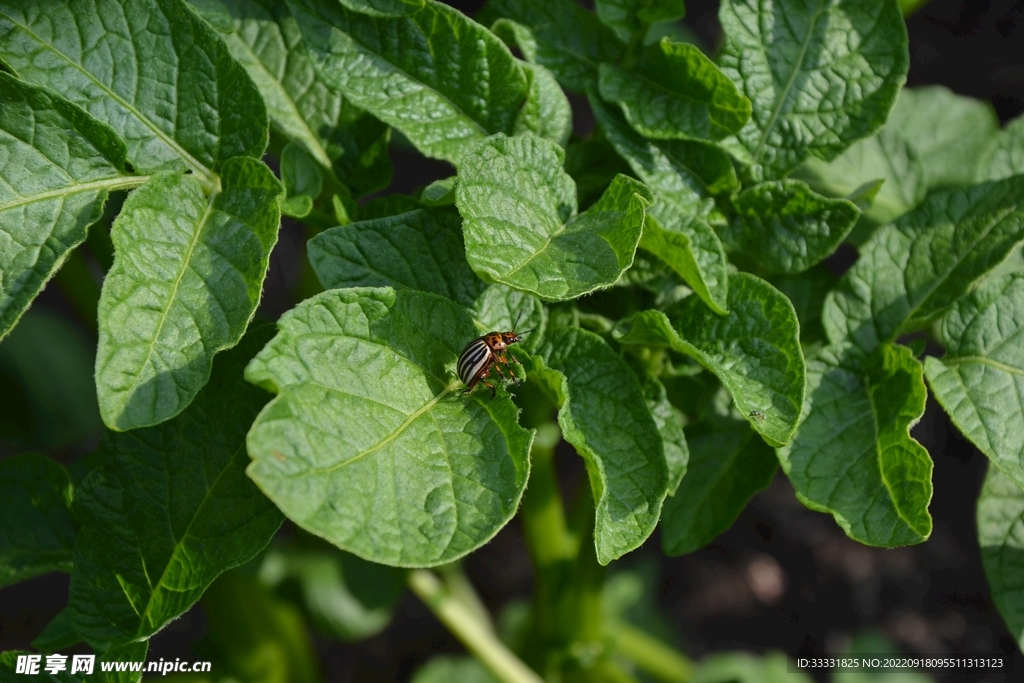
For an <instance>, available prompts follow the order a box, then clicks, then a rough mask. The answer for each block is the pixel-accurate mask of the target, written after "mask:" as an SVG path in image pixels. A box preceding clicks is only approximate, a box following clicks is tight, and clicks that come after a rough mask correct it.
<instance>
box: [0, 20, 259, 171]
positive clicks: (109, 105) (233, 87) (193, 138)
mask: <svg viewBox="0 0 1024 683" xmlns="http://www.w3.org/2000/svg"><path fill="white" fill-rule="evenodd" d="M0 58H2V59H3V61H4V63H5V64H7V65H8V66H9V67H10V68H11V69H12V70H13V71H14V73H15V74H17V75H18V76H19V77H20V78H22V79H24V80H26V81H29V82H30V83H35V84H37V85H41V86H45V87H47V88H50V89H51V90H54V91H56V92H57V93H59V94H60V95H63V96H64V97H66V98H68V99H69V100H71V101H72V102H74V103H75V104H77V105H79V106H81V107H82V108H84V109H85V110H86V111H88V112H89V113H90V114H91V115H93V116H95V117H96V118H98V119H99V120H101V121H103V122H104V123H107V124H109V125H110V126H111V127H112V128H113V129H114V130H115V131H117V133H118V134H119V135H120V136H121V137H122V138H123V139H124V141H125V142H126V143H127V145H128V160H129V161H131V163H132V166H133V167H134V168H135V170H136V171H138V172H140V173H151V172H153V171H158V170H183V169H186V168H188V169H191V170H193V171H195V172H196V173H197V174H199V176H200V177H201V178H204V179H208V178H209V177H210V176H211V174H212V173H213V171H214V170H219V168H220V166H221V164H223V163H224V161H225V160H227V159H230V158H231V157H235V156H250V157H256V158H259V157H261V156H263V151H264V150H265V149H266V146H267V110H266V107H265V105H264V104H263V98H262V97H260V93H259V91H258V90H257V89H256V86H255V85H253V83H252V81H251V80H250V79H249V77H248V76H247V75H246V73H245V70H244V69H243V68H242V66H241V65H239V64H238V63H237V62H236V61H235V60H234V59H232V58H231V55H230V53H229V52H228V50H227V48H226V47H225V45H224V43H223V42H221V40H220V38H219V37H218V36H217V33H216V32H215V31H214V30H213V29H212V28H210V26H208V25H207V24H206V22H204V21H203V20H202V19H200V18H199V17H198V16H197V15H196V14H195V13H194V12H193V11H192V10H191V9H190V8H189V7H188V6H187V5H186V4H185V3H184V2H183V1H182V0H139V1H132V2H129V0H112V1H111V2H110V3H109V4H108V5H104V6H103V9H101V8H100V6H99V5H97V4H94V3H89V2H84V1H79V2H72V3H67V2H61V1H59V0H44V1H42V2H39V1H38V0H10V1H9V2H6V3H4V6H3V7H2V8H0Z"/></svg>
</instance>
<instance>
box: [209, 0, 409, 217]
mask: <svg viewBox="0 0 1024 683" xmlns="http://www.w3.org/2000/svg"><path fill="white" fill-rule="evenodd" d="M192 1H193V2H194V1H195V0H192ZM208 2H217V3H219V4H220V7H221V8H222V10H223V12H224V13H225V14H226V15H227V16H228V17H229V26H228V27H227V28H228V29H230V30H228V31H225V32H224V34H223V38H224V42H225V43H226V44H227V46H228V49H229V50H230V51H231V54H232V56H234V58H235V59H237V60H238V61H239V63H241V64H242V66H244V67H245V69H246V71H248V72H249V76H250V77H251V78H252V80H253V82H254V83H255V84H256V87H257V88H259V91H260V94H261V95H262V96H263V99H264V101H265V102H266V105H267V111H268V113H269V114H270V124H271V126H272V128H273V129H274V130H275V131H276V132H278V133H280V134H281V135H283V136H284V137H285V138H286V139H287V140H290V141H292V142H293V143H296V144H299V145H301V146H302V147H303V148H304V149H305V150H306V152H307V153H308V154H309V155H310V156H311V157H312V158H313V159H314V160H315V161H316V162H317V163H318V164H320V165H321V166H322V167H324V168H326V169H333V170H334V172H335V173H336V175H337V176H338V178H339V179H340V180H341V181H342V182H343V183H345V184H346V185H347V186H348V187H349V188H350V189H351V190H352V191H353V192H354V193H355V194H356V195H362V194H364V193H366V192H370V191H373V190H377V189H380V188H381V187H384V186H386V185H387V184H388V181H389V180H390V178H391V170H392V169H391V163H390V160H388V158H387V154H386V149H385V148H386V145H387V138H388V135H387V127H386V126H384V125H383V124H381V123H380V122H379V121H376V120H375V119H373V118H372V117H370V116H369V115H367V114H364V113H363V112H361V111H359V110H358V109H357V108H355V107H353V106H352V105H351V104H349V103H345V102H343V100H342V97H341V92H339V91H338V90H337V89H336V88H334V87H333V86H331V85H330V84H328V83H327V82H326V81H325V79H324V78H323V76H321V75H320V73H318V72H317V70H316V68H315V66H314V64H313V60H312V59H311V58H310V55H309V50H308V49H307V47H306V44H305V43H304V42H303V41H302V32H301V31H300V30H299V25H298V23H297V22H296V21H295V17H293V16H292V14H291V12H290V11H289V10H288V5H287V3H286V2H285V0H208ZM313 198H314V199H315V198H316V196H315V195H314V196H313Z"/></svg>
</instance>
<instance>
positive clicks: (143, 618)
mask: <svg viewBox="0 0 1024 683" xmlns="http://www.w3.org/2000/svg"><path fill="white" fill-rule="evenodd" d="M245 447H246V446H245V440H244V439H243V440H242V444H241V445H240V446H239V447H238V448H236V449H235V452H234V453H232V454H231V458H230V459H228V461H227V462H226V463H225V465H224V468H223V469H222V470H221V471H220V472H219V473H218V474H217V476H216V478H215V479H214V480H213V483H211V484H210V486H209V487H207V489H206V495H204V496H203V500H202V502H200V503H199V505H198V506H197V507H196V509H195V512H194V513H193V514H192V518H191V519H190V520H189V521H188V526H187V527H185V531H184V532H182V534H181V537H180V539H178V540H176V541H175V542H174V549H173V550H172V551H171V553H170V555H168V556H167V562H166V563H165V564H164V568H163V571H162V572H160V580H159V581H157V583H156V585H155V586H152V587H151V589H150V593H149V599H148V600H147V601H146V609H145V611H143V612H142V614H139V628H140V630H141V629H142V627H143V626H144V625H145V624H147V623H148V624H149V625H150V626H151V627H152V626H159V624H154V622H153V620H152V619H151V618H150V610H151V609H152V608H153V605H154V603H155V601H154V600H153V596H155V595H156V592H157V589H159V588H160V587H162V586H163V585H164V579H165V578H166V577H167V572H168V571H169V570H170V568H171V565H172V564H173V560H174V558H175V557H177V556H178V553H179V552H180V551H181V549H182V548H183V547H184V545H185V540H186V539H187V538H188V537H189V532H190V531H192V525H193V524H195V523H196V520H197V519H199V518H200V517H201V514H200V513H202V511H203V508H204V507H205V506H206V504H207V503H208V502H209V501H210V498H211V496H210V493H211V492H212V491H213V490H215V489H216V488H217V485H218V484H219V483H220V480H221V478H222V477H223V476H224V475H225V474H226V473H227V471H228V470H229V469H231V463H233V462H234V461H235V458H236V457H238V454H239V453H241V452H243V451H244V450H245ZM140 551H141V547H140ZM139 555H140V556H142V553H141V552H140V553H139ZM143 562H145V558H143ZM146 578H147V579H148V578H149V576H148V571H147V577H146ZM168 590H171V589H168ZM179 592H184V591H179ZM137 635H140V634H137Z"/></svg>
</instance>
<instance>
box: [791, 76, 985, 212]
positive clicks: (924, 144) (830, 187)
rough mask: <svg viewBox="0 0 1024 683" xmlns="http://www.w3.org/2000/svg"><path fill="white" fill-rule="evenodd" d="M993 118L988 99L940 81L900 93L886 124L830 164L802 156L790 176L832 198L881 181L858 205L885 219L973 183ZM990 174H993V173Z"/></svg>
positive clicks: (846, 194)
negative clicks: (866, 203)
mask: <svg viewBox="0 0 1024 683" xmlns="http://www.w3.org/2000/svg"><path fill="white" fill-rule="evenodd" d="M997 130H998V122H997V121H996V119H995V116H994V114H993V112H992V107H991V105H988V104H986V103H983V102H980V101H978V100H975V99H973V98H970V97H962V96H960V95H954V94H953V93H951V92H950V91H949V90H947V89H946V88H943V87H939V86H932V87H926V88H916V89H907V88H904V89H903V90H902V91H900V96H899V99H898V100H897V101H896V107H895V109H893V113H892V116H891V117H890V118H889V122H888V123H887V124H886V125H885V127H884V128H883V129H882V130H881V131H879V132H878V134H877V135H874V136H872V137H870V138H867V139H865V140H861V141H859V142H857V143H855V144H854V145H853V146H852V147H850V148H849V149H848V150H846V151H845V152H843V154H841V155H840V156H839V157H837V158H836V159H834V160H832V161H831V162H829V163H825V162H823V161H821V160H820V159H813V158H812V159H808V160H807V161H806V162H804V164H803V166H801V167H800V168H799V169H797V172H796V176H797V177H799V178H802V179H804V180H807V182H808V183H810V185H811V187H813V188H814V189H815V190H817V191H819V192H822V193H824V194H827V195H829V196H834V197H846V196H849V195H850V194H851V193H852V192H854V191H855V190H856V188H857V187H858V186H860V185H863V184H864V183H867V182H870V181H872V180H875V179H883V180H884V181H885V183H884V184H883V185H882V188H881V191H880V192H879V193H878V196H877V197H876V198H875V201H874V202H873V204H872V206H871V207H870V208H868V209H867V210H866V211H865V217H866V218H867V221H868V222H869V223H870V224H871V225H870V226H865V227H867V228H871V227H873V226H876V225H883V224H885V223H889V222H891V221H893V220H895V219H897V218H899V217H900V216H902V215H903V214H905V213H906V212H907V211H910V210H911V209H913V208H914V207H916V206H917V205H919V204H920V203H921V201H922V200H923V199H924V197H925V194H926V193H927V191H928V190H930V189H936V188H940V187H944V186H950V185H967V184H970V183H972V182H974V177H975V175H976V173H977V172H978V171H979V164H980V163H981V155H982V154H983V153H984V152H985V150H986V149H989V148H991V146H992V141H993V139H994V137H995V134H996V132H997ZM993 179H995V178H993Z"/></svg>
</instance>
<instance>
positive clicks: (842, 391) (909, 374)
mask: <svg viewBox="0 0 1024 683" xmlns="http://www.w3.org/2000/svg"><path fill="white" fill-rule="evenodd" d="M926 395H927V392H926V391H925V387H924V378H923V369H922V367H921V363H919V362H918V361H917V359H916V358H914V355H913V354H912V353H911V351H910V349H908V348H906V347H905V346H896V345H894V344H885V345H884V346H881V347H880V348H879V349H878V350H877V351H876V352H875V353H874V354H873V355H872V356H871V357H870V358H868V359H867V360H866V361H864V360H862V359H861V358H860V356H859V355H858V353H856V352H855V351H853V350H852V349H850V348H849V346H845V347H840V346H829V347H825V348H824V349H822V350H821V351H820V352H819V354H818V356H817V357H816V358H815V359H813V360H812V361H810V362H809V363H808V372H807V402H806V404H805V406H804V416H803V421H802V422H801V423H800V427H799V429H797V432H796V434H795V435H794V436H793V443H792V444H791V445H789V446H787V447H786V448H781V449H779V450H778V456H779V460H780V462H781V463H782V468H783V470H785V472H786V475H787V476H788V477H789V480H790V481H791V482H792V483H793V487H794V488H795V489H796V495H797V497H798V498H799V499H800V500H801V501H803V503H804V504H805V505H807V506H808V507H810V508H811V509H813V510H819V511H821V512H830V513H832V516H833V517H835V519H836V522H838V524H839V526H841V527H842V528H843V530H844V531H845V532H846V533H847V535H848V536H850V538H853V539H854V540H857V541H860V542H861V543H865V544H868V545H875V546H885V547H893V546H899V545H908V544H911V543H920V542H922V541H924V540H926V539H927V538H928V536H929V535H930V534H931V531H932V519H931V516H930V515H929V514H928V504H929V502H930V501H931V497H932V482H931V474H932V461H931V458H930V457H929V456H928V451H926V450H925V449H924V447H923V446H922V445H921V444H919V443H918V442H917V441H915V440H914V439H913V438H911V436H910V428H911V427H913V426H914V425H915V424H916V423H917V422H918V420H920V419H921V415H923V414H924V404H925V397H926Z"/></svg>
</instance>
